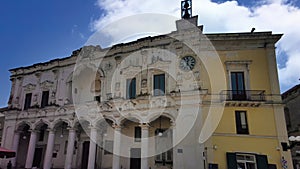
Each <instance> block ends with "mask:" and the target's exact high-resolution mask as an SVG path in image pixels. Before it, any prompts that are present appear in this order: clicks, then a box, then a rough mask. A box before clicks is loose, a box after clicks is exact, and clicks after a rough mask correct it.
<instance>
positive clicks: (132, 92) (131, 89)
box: [126, 77, 137, 99]
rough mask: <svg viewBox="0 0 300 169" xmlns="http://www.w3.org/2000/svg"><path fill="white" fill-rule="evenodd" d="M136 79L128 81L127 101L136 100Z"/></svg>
mask: <svg viewBox="0 0 300 169" xmlns="http://www.w3.org/2000/svg"><path fill="white" fill-rule="evenodd" d="M136 84H137V83H136V78H135V77H134V78H132V79H127V80H126V99H135V98H136Z"/></svg>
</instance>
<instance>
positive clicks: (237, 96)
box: [220, 90, 266, 101]
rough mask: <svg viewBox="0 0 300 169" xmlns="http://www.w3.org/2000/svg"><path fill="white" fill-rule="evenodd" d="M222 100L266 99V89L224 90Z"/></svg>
mask: <svg viewBox="0 0 300 169" xmlns="http://www.w3.org/2000/svg"><path fill="white" fill-rule="evenodd" d="M220 97H221V101H266V95H265V91H264V90H223V91H221V93H220Z"/></svg>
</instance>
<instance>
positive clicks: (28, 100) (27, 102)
mask: <svg viewBox="0 0 300 169" xmlns="http://www.w3.org/2000/svg"><path fill="white" fill-rule="evenodd" d="M31 97H32V93H27V94H26V95H25V103H24V110H27V109H28V108H30V106H31Z"/></svg>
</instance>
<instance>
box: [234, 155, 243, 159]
mask: <svg viewBox="0 0 300 169" xmlns="http://www.w3.org/2000/svg"><path fill="white" fill-rule="evenodd" d="M236 160H245V156H243V155H236Z"/></svg>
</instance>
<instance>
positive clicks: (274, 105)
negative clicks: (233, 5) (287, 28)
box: [205, 32, 292, 169]
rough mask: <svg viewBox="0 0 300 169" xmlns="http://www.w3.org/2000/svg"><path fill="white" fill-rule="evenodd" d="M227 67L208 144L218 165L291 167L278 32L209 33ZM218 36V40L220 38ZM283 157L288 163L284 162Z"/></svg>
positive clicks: (209, 153) (250, 168)
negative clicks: (216, 120)
mask: <svg viewBox="0 0 300 169" xmlns="http://www.w3.org/2000/svg"><path fill="white" fill-rule="evenodd" d="M207 36H208V38H209V39H210V40H211V42H212V44H214V47H215V48H216V50H217V51H218V54H219V56H220V58H221V60H222V63H223V67H224V71H226V80H227V90H224V91H222V92H221V94H220V97H221V98H222V99H221V103H222V104H224V106H225V107H224V112H223V116H222V118H221V120H220V123H219V125H218V127H217V129H216V130H215V132H214V133H213V136H212V137H211V138H210V139H209V141H208V142H207V146H206V149H205V150H206V153H207V155H206V157H207V162H208V163H211V164H212V165H211V166H214V165H213V164H217V165H218V166H219V168H226V167H227V166H228V168H236V167H237V166H238V168H247V169H254V168H258V169H265V168H268V167H269V168H282V166H287V167H288V168H292V164H291V156H290V152H288V151H286V150H285V151H284V150H283V147H282V146H281V143H286V142H288V140H287V132H286V127H285V121H284V113H283V104H282V102H281V98H280V91H279V84H278V76H277V65H276V56H275V44H276V42H277V41H278V40H279V39H280V37H281V36H282V35H280V34H272V33H271V32H249V33H229V34H213V35H210V34H208V35H207ZM220 41H221V42H220ZM285 161H286V163H285Z"/></svg>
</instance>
